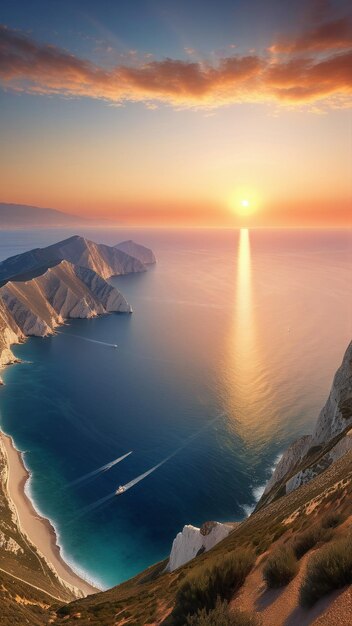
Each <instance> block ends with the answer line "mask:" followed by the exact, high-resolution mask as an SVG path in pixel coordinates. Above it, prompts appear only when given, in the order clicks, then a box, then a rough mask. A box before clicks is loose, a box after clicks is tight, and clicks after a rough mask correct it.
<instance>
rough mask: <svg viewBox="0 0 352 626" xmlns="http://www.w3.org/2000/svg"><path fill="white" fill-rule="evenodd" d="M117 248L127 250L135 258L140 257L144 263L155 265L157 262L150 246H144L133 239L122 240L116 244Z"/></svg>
mask: <svg viewBox="0 0 352 626" xmlns="http://www.w3.org/2000/svg"><path fill="white" fill-rule="evenodd" d="M115 248H118V249H119V250H122V251H123V252H126V253H127V254H129V255H130V256H133V257H134V258H135V259H139V260H140V261H141V262H142V263H144V265H153V264H154V263H156V258H155V255H154V252H153V251H152V250H150V248H146V247H145V246H142V245H141V244H140V243H135V242H134V241H132V240H131V239H129V240H128V241H121V243H118V244H116V246H115Z"/></svg>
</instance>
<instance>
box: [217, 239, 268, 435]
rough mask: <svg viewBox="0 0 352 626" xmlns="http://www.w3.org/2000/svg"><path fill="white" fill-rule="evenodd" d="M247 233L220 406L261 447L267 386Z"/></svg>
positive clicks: (239, 264) (241, 245)
mask: <svg viewBox="0 0 352 626" xmlns="http://www.w3.org/2000/svg"><path fill="white" fill-rule="evenodd" d="M253 274H254V271H253V264H252V253H251V241H250V231H249V230H248V229H247V228H243V229H241V230H240V234H239V242H238V249H237V268H236V286H235V292H234V303H233V317H232V324H231V327H230V330H229V335H228V340H227V345H226V352H227V356H226V358H225V363H224V370H223V372H222V374H223V384H224V386H225V388H224V394H223V398H224V404H225V406H226V410H227V414H228V417H229V420H230V427H231V429H233V430H235V431H236V432H237V434H238V435H239V436H240V437H241V438H242V440H243V441H244V442H245V443H246V444H247V445H249V446H251V447H254V448H258V447H260V446H262V445H265V442H266V439H267V437H268V436H270V435H271V434H272V428H273V422H272V420H271V419H270V414H271V409H270V406H271V402H270V385H269V384H268V377H267V372H266V369H265V367H264V363H263V358H262V354H261V341H260V337H259V332H258V323H257V321H258V320H257V315H256V306H255V289H254V288H253V278H254V276H253Z"/></svg>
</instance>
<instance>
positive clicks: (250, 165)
mask: <svg viewBox="0 0 352 626" xmlns="http://www.w3.org/2000/svg"><path fill="white" fill-rule="evenodd" d="M351 104H352V8H351V4H350V2H347V1H346V0H336V1H333V0H332V1H330V2H329V1H328V0H298V1H295V2H292V1H291V0H246V1H244V0H232V1H230V0H218V1H217V2H215V1H210V0H192V1H191V2H190V1H189V0H177V1H176V0H133V1H131V0H99V1H97V0H94V1H93V0H31V2H28V0H2V2H1V8H0V141H1V151H0V201H2V202H9V203H18V204H20V203H21V204H30V205H35V206H40V207H52V208H56V209H60V210H62V211H65V212H68V213H74V214H76V215H83V216H85V217H91V218H94V219H100V218H102V219H105V220H106V219H108V220H111V221H116V222H117V223H119V224H120V223H121V224H124V225H127V224H129V225H142V226H146V225H151V226H159V225H160V226H173V225H175V226H202V227H208V226H211V227H222V226H225V227H231V226H243V225H245V226H249V227H251V226H253V227H254V226H257V227H262V226H263V227H272V226H279V227H350V226H352V206H351V201H352V115H351Z"/></svg>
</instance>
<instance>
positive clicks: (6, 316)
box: [0, 298, 24, 384]
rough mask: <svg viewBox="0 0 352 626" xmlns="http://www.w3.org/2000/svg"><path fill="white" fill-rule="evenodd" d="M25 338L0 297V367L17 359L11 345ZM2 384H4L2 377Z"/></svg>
mask: <svg viewBox="0 0 352 626" xmlns="http://www.w3.org/2000/svg"><path fill="white" fill-rule="evenodd" d="M23 339H24V334H23V332H22V331H21V329H20V327H19V326H18V324H16V322H15V320H14V319H13V317H12V315H11V314H10V312H9V310H8V309H7V307H6V305H5V304H4V302H3V301H2V300H1V298H0V368H1V367H4V366H5V365H9V364H10V363H14V362H15V361H16V358H15V356H14V354H13V353H12V351H11V345H12V344H14V343H18V342H19V341H22V340H23ZM0 384H2V380H1V378H0Z"/></svg>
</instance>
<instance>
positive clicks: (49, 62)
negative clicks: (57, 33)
mask: <svg viewBox="0 0 352 626" xmlns="http://www.w3.org/2000/svg"><path fill="white" fill-rule="evenodd" d="M328 26H329V25H328V24H325V25H324V28H325V30H324V29H323V30H322V29H320V30H319V29H317V30H316V31H315V34H314V32H313V33H312V32H311V35H310V39H309V34H308V33H306V34H305V35H303V36H302V37H301V38H300V39H297V40H295V42H293V43H292V42H291V43H290V44H288V43H286V44H284V43H281V44H276V48H275V51H285V53H287V52H289V53H290V54H289V55H288V56H287V54H285V55H284V57H282V56H280V55H278V56H277V55H275V57H274V58H273V57H272V56H271V55H270V54H269V55H268V54H263V55H258V54H250V55H244V56H241V55H239V54H236V55H233V56H228V57H223V58H222V59H220V61H219V62H218V63H217V64H216V65H214V64H211V63H207V62H195V61H190V60H177V59H176V60H174V59H164V60H161V61H150V62H146V63H145V62H144V63H141V64H140V65H138V66H133V67H132V66H128V65H118V66H116V67H114V68H112V69H104V68H102V67H99V66H98V65H96V64H94V63H92V62H90V61H87V60H85V59H82V58H79V57H77V56H74V55H72V54H70V53H69V52H67V51H65V50H63V49H61V48H58V47H56V46H51V45H46V44H41V43H38V42H36V41H34V40H33V39H31V38H29V37H28V36H26V35H24V34H22V33H20V32H18V31H14V30H11V29H8V28H6V27H5V26H0V83H1V84H2V86H3V87H5V88H6V87H7V88H9V89H12V90H16V91H24V92H28V93H38V94H62V95H65V96H73V97H90V98H98V99H103V100H106V101H110V102H115V103H116V102H124V101H134V102H145V103H146V104H147V105H148V106H150V103H151V101H153V102H154V103H155V102H161V103H166V104H169V105H172V106H178V107H179V106H183V107H217V106H222V105H226V104H231V103H236V102H270V101H276V102H282V103H289V104H297V103H302V104H305V103H307V102H317V101H321V100H327V102H328V103H329V99H331V101H332V102H333V103H334V106H336V103H337V102H339V101H340V104H344V105H345V104H346V101H347V103H350V100H351V93H352V45H351V46H350V48H351V49H348V45H350V44H349V43H348V42H350V38H349V37H350V35H349V33H350V32H351V24H350V23H346V24H344V25H342V23H341V20H340V21H336V22H331V23H330V26H329V27H328ZM329 28H330V30H329ZM324 41H325V47H324V48H323V42H324ZM309 42H310V43H309ZM280 46H281V47H280ZM272 49H273V48H272ZM323 49H324V50H325V51H327V52H328V53H329V54H327V55H326V56H324V58H322V57H321V55H320V54H318V55H316V56H314V55H313V56H311V57H309V58H308V57H305V58H301V56H297V55H296V54H295V52H297V51H299V52H302V51H304V50H311V51H314V50H315V51H317V50H319V52H321V51H322V50H323ZM332 49H333V50H332ZM336 49H339V50H343V52H339V53H336ZM329 51H330V52H329Z"/></svg>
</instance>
